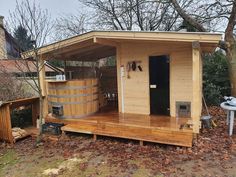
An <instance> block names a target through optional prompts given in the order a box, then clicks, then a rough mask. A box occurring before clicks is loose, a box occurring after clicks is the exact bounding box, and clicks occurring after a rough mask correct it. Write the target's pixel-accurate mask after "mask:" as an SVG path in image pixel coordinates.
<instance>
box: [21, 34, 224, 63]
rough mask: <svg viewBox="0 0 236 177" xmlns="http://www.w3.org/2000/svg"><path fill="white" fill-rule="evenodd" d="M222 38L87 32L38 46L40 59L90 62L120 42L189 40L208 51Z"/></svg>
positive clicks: (109, 53)
mask: <svg viewBox="0 0 236 177" xmlns="http://www.w3.org/2000/svg"><path fill="white" fill-rule="evenodd" d="M221 39H222V34H220V33H200V32H134V31H91V32H88V33H84V34H81V35H78V36H75V37H71V38H68V39H65V40H62V41H59V42H55V43H52V44H49V45H46V46H43V47H41V48H39V49H38V51H37V52H38V54H39V55H41V56H42V58H43V59H45V60H48V59H52V58H54V59H59V60H80V61H94V60H97V59H100V58H105V57H108V56H113V55H115V54H116V47H117V46H118V45H120V44H121V43H122V42H157V43H162V42H163V43H165V44H168V42H170V43H178V44H179V43H180V42H183V43H190V44H191V43H193V42H196V41H197V42H199V43H200V46H201V50H202V51H203V52H212V51H214V50H215V48H216V47H217V46H218V44H219V41H220V40H221ZM33 55H34V52H33V51H28V52H24V53H22V56H23V58H29V57H32V56H33Z"/></svg>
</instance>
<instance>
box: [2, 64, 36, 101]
mask: <svg viewBox="0 0 236 177" xmlns="http://www.w3.org/2000/svg"><path fill="white" fill-rule="evenodd" d="M30 96H32V95H31V93H29V92H28V91H26V89H25V85H24V82H22V81H21V80H19V79H17V78H16V76H15V75H14V74H13V73H9V72H8V71H7V70H6V69H5V66H4V65H1V64H0V101H11V100H16V99H21V98H26V97H30Z"/></svg>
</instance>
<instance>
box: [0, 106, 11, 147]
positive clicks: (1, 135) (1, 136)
mask: <svg viewBox="0 0 236 177" xmlns="http://www.w3.org/2000/svg"><path fill="white" fill-rule="evenodd" d="M0 140H4V141H7V142H9V143H13V137H12V130H11V117H10V106H9V104H5V105H2V106H1V107H0Z"/></svg>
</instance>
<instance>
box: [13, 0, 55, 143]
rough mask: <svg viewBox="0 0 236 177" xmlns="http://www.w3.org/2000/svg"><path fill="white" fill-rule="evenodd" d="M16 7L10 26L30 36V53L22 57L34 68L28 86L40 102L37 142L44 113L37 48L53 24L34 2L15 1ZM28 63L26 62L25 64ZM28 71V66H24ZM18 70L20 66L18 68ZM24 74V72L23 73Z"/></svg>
mask: <svg viewBox="0 0 236 177" xmlns="http://www.w3.org/2000/svg"><path fill="white" fill-rule="evenodd" d="M16 3H17V5H16V8H15V10H14V11H13V12H11V13H10V16H11V24H12V25H16V27H17V26H22V27H24V28H25V29H26V30H27V31H28V32H29V35H30V36H31V38H32V39H33V40H32V43H33V49H32V50H31V52H30V56H24V57H25V58H30V57H31V58H32V61H33V62H32V63H33V65H34V66H35V68H36V75H35V76H33V75H32V76H31V79H32V82H28V84H29V85H30V86H31V87H32V89H34V90H35V91H36V92H37V94H38V96H39V101H40V115H39V119H40V131H39V136H38V142H39V141H40V139H41V135H42V118H43V115H44V114H43V113H44V109H43V108H44V106H43V104H44V95H43V90H42V83H41V82H42V81H41V80H40V73H41V71H42V69H43V68H44V62H43V60H42V58H41V55H40V54H39V48H40V47H41V46H43V45H45V43H46V42H47V39H48V37H49V34H50V32H51V30H52V27H53V26H52V25H53V22H52V21H51V19H50V18H51V17H50V15H49V13H48V11H47V10H43V9H42V8H41V7H40V5H39V4H36V3H35V1H30V0H25V1H22V2H20V3H19V2H18V1H16ZM13 27H14V26H13ZM16 27H15V28H16ZM26 63H28V62H26ZM25 66H26V67H27V68H28V69H29V71H30V69H31V68H30V66H29V65H28V64H26V65H25ZM19 68H20V66H19ZM23 73H24V72H23Z"/></svg>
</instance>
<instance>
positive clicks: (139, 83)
mask: <svg viewBox="0 0 236 177" xmlns="http://www.w3.org/2000/svg"><path fill="white" fill-rule="evenodd" d="M220 38H221V35H220V34H209V33H177V32H176V33H171V32H170V33H166V32H163V33H151V32H143V33H142V32H113V33H112V32H90V33H86V34H83V35H80V36H77V37H74V38H70V39H67V40H64V41H61V42H59V43H55V44H52V45H49V46H46V47H44V48H42V49H41V51H40V52H41V55H42V58H43V60H50V59H52V58H53V59H57V60H61V61H64V63H65V78H66V79H65V80H56V81H52V80H50V81H46V80H45V78H43V74H42V75H41V76H42V82H43V83H45V84H44V87H45V88H44V90H45V97H46V100H45V107H46V108H47V110H48V112H45V117H46V121H47V122H58V123H64V124H65V125H66V126H64V127H62V130H63V131H65V132H67V131H68V132H79V133H88V134H93V135H94V138H95V139H96V137H97V135H104V136H112V137H120V138H129V139H135V140H139V141H140V144H142V143H143V141H151V142H157V143H164V144H174V145H180V146H188V147H190V146H192V140H193V134H194V133H198V132H199V129H200V116H201V107H202V101H201V100H202V99H201V98H202V91H201V90H202V59H201V55H202V53H203V52H212V51H213V50H214V49H215V48H216V47H217V45H218V41H219V40H220Z"/></svg>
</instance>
